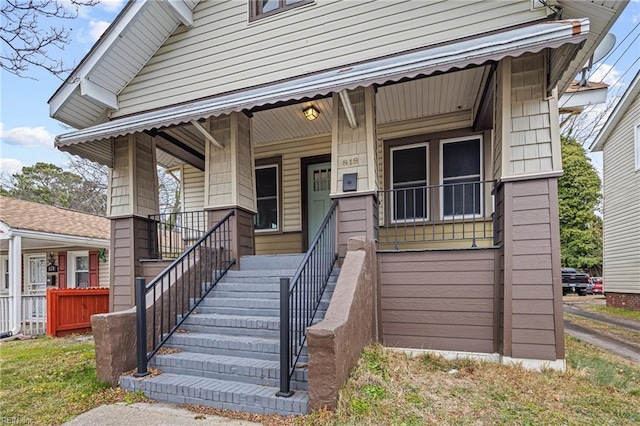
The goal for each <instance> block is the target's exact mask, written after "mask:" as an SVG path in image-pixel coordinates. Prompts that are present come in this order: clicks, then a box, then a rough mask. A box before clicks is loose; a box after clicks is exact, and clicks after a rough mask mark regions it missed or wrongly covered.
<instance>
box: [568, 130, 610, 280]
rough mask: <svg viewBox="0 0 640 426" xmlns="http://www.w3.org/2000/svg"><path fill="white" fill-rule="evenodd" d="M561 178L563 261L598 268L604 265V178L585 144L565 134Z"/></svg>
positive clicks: (575, 265) (571, 265)
mask: <svg viewBox="0 0 640 426" xmlns="http://www.w3.org/2000/svg"><path fill="white" fill-rule="evenodd" d="M562 168H563V170H564V174H563V175H562V177H561V178H560V180H559V182H558V198H559V200H558V201H559V202H558V206H559V212H560V245H561V257H562V265H563V266H568V267H574V268H583V269H590V270H596V271H599V270H600V269H601V267H602V218H601V216H599V215H598V214H597V213H598V209H599V208H600V201H601V199H602V191H601V181H600V177H599V176H598V173H597V172H596V170H595V168H594V167H593V165H592V164H591V160H590V159H589V158H588V157H587V155H586V152H585V150H584V148H583V147H582V145H581V144H580V143H579V142H578V141H576V140H575V139H573V138H571V137H567V136H562Z"/></svg>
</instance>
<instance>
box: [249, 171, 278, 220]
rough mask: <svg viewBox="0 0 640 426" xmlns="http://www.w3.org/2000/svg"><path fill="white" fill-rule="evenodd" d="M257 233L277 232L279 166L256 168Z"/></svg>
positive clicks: (255, 218)
mask: <svg viewBox="0 0 640 426" xmlns="http://www.w3.org/2000/svg"><path fill="white" fill-rule="evenodd" d="M255 173H256V207H257V210H258V213H257V214H256V215H255V217H254V226H255V229H256V231H277V230H279V229H280V223H279V222H280V221H279V208H280V206H279V191H278V188H279V185H280V182H279V181H280V179H279V167H278V164H268V165H264V166H256V171H255Z"/></svg>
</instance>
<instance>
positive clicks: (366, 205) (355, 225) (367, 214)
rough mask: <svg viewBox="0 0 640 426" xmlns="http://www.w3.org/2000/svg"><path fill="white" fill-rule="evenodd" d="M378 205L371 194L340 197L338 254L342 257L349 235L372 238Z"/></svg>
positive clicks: (345, 250)
mask: <svg viewBox="0 0 640 426" xmlns="http://www.w3.org/2000/svg"><path fill="white" fill-rule="evenodd" d="M377 210H378V205H377V202H376V200H375V197H374V196H372V195H360V196H353V197H344V198H340V201H339V203H338V254H339V256H340V258H344V256H345V254H346V252H347V242H348V241H349V238H351V237H365V238H366V239H367V240H374V239H375V238H376V236H375V235H374V233H375V228H376V223H377V221H376V222H374V220H375V219H377Z"/></svg>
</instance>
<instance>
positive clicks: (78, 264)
mask: <svg viewBox="0 0 640 426" xmlns="http://www.w3.org/2000/svg"><path fill="white" fill-rule="evenodd" d="M68 255H69V272H70V274H69V278H70V282H69V283H68V286H69V287H70V288H74V287H76V288H86V287H89V252H87V251H70V252H68Z"/></svg>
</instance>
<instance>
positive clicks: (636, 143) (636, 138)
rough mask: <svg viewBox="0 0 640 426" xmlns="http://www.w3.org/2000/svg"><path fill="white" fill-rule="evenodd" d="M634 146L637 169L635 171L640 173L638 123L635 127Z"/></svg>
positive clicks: (639, 129)
mask: <svg viewBox="0 0 640 426" xmlns="http://www.w3.org/2000/svg"><path fill="white" fill-rule="evenodd" d="M633 142H634V144H633V146H634V149H635V156H634V158H635V163H636V167H635V170H636V172H640V123H637V124H636V125H635V126H634V132H633Z"/></svg>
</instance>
